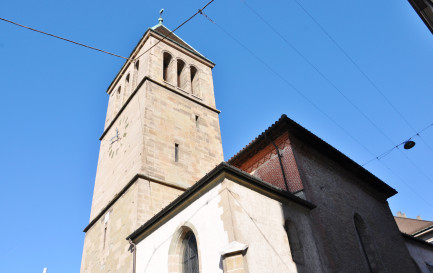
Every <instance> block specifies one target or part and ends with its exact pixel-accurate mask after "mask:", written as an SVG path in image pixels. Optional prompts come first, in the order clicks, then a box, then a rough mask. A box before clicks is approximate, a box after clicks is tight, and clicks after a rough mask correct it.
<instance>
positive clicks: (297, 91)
mask: <svg viewBox="0 0 433 273" xmlns="http://www.w3.org/2000/svg"><path fill="white" fill-rule="evenodd" d="M202 15H203V17H205V18H206V19H207V20H208V21H210V22H211V23H213V24H214V25H215V26H217V27H218V28H219V29H220V30H221V31H222V32H224V33H225V34H226V35H227V36H228V37H230V38H231V39H232V40H233V41H235V42H236V43H237V44H238V45H240V46H241V47H242V48H244V49H245V50H246V51H247V52H248V53H250V54H251V55H252V56H253V57H254V58H255V59H256V60H258V61H259V62H260V63H262V64H263V65H264V66H265V67H266V68H267V69H268V70H269V71H271V72H272V73H273V74H275V75H276V76H277V77H278V78H279V79H280V80H282V81H283V82H284V83H285V84H286V85H288V86H289V87H290V88H291V89H292V90H294V91H295V92H296V93H297V94H298V95H300V96H301V97H302V98H303V99H304V100H306V101H307V102H308V103H309V104H311V105H312V106H313V107H314V108H315V109H316V110H317V111H319V112H320V113H321V114H322V115H324V116H325V117H327V118H328V119H329V120H330V121H331V122H332V123H333V124H334V125H335V126H337V127H338V128H340V129H341V130H342V131H343V132H344V133H345V134H346V135H347V136H349V137H350V138H351V139H352V140H353V141H355V142H356V143H358V144H359V145H360V146H361V147H363V148H364V149H365V150H366V151H367V152H369V153H370V154H371V155H372V156H374V155H375V154H374V153H373V152H372V151H370V149H368V148H367V147H366V146H365V145H364V144H362V143H361V142H360V141H359V140H358V139H356V138H355V137H354V136H353V135H351V134H350V133H349V132H348V131H347V130H346V129H344V127H343V126H341V125H340V124H338V123H337V122H336V121H335V120H334V119H333V118H332V117H331V116H330V115H328V114H327V113H326V112H325V111H324V110H322V109H321V108H320V107H319V106H318V105H317V104H315V103H314V102H313V101H312V100H311V99H309V98H308V97H307V96H306V95H304V94H303V93H302V92H301V91H300V90H299V89H298V88H297V87H296V86H295V85H294V84H292V83H291V82H290V81H288V80H287V79H286V78H284V77H283V76H282V75H281V74H280V73H278V72H277V71H275V70H274V69H273V68H272V67H271V66H270V65H268V64H267V63H266V62H265V61H264V60H263V59H262V58H260V57H259V56H258V55H256V54H255V53H254V52H253V51H251V50H250V49H249V48H248V47H246V46H245V45H244V44H243V43H241V42H240V41H239V40H238V39H236V38H235V37H234V36H233V35H231V34H230V33H229V32H227V31H226V30H225V29H224V28H223V27H221V26H220V25H219V24H217V23H216V22H215V20H212V19H211V18H209V16H207V15H206V14H205V13H204V12H202Z"/></svg>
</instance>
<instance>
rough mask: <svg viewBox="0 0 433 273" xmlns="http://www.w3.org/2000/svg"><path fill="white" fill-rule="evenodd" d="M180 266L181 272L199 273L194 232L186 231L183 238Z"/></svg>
mask: <svg viewBox="0 0 433 273" xmlns="http://www.w3.org/2000/svg"><path fill="white" fill-rule="evenodd" d="M183 245H184V247H183V255H182V268H183V273H199V270H198V251H197V240H196V239H195V236H194V233H192V232H191V231H190V232H188V233H187V234H186V236H185V239H183Z"/></svg>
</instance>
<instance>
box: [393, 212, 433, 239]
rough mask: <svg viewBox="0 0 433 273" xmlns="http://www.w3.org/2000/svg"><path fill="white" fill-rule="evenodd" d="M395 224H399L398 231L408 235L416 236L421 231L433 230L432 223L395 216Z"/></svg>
mask: <svg viewBox="0 0 433 273" xmlns="http://www.w3.org/2000/svg"><path fill="white" fill-rule="evenodd" d="M394 219H395V222H396V223H397V226H398V229H400V231H401V232H404V233H406V234H410V235H414V234H416V233H418V232H420V231H423V230H426V229H428V228H432V229H433V222H432V221H425V220H419V219H412V218H406V217H398V216H394Z"/></svg>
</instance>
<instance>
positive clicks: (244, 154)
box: [227, 115, 397, 198]
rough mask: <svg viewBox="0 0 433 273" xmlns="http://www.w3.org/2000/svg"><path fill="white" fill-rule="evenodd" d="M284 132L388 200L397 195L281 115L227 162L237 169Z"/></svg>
mask: <svg viewBox="0 0 433 273" xmlns="http://www.w3.org/2000/svg"><path fill="white" fill-rule="evenodd" d="M284 132H289V137H290V136H293V137H295V138H296V139H298V140H300V141H301V142H303V143H305V144H306V145H308V146H310V147H312V149H315V150H316V151H318V152H319V153H322V154H323V155H325V156H326V157H328V158H329V159H332V160H333V161H335V162H337V163H338V164H340V165H341V166H343V167H344V168H346V170H347V171H349V172H352V174H353V175H354V176H357V177H358V178H359V179H361V180H362V181H363V182H366V183H367V184H369V185H370V186H372V187H373V188H376V189H378V190H379V191H381V192H383V193H385V194H386V196H387V197H388V198H389V197H391V196H393V195H395V194H396V193H397V191H396V190H395V189H393V188H392V187H390V186H389V185H387V184H386V183H385V182H383V181H382V180H380V179H379V178H377V177H376V176H375V175H373V174H372V173H370V172H369V171H367V170H366V169H364V168H363V167H362V166H360V165H359V164H357V163H356V162H355V161H353V160H352V159H350V158H349V157H347V156H346V155H345V154H343V153H342V152H340V151H339V150H337V149H336V148H334V147H332V146H331V145H329V144H328V143H327V142H325V141H324V140H322V139H321V138H319V137H318V136H316V135H315V134H313V133H311V132H310V131H308V130H307V129H305V128H304V127H302V126H301V125H299V124H298V123H296V122H295V121H293V120H291V119H290V118H288V117H287V116H286V115H282V116H281V117H280V119H279V120H277V121H276V122H275V123H274V124H272V125H271V126H270V127H269V128H268V129H266V130H265V131H264V132H263V133H261V134H260V135H259V136H258V137H256V138H255V139H254V140H253V141H251V142H250V143H249V144H248V145H247V146H245V148H243V149H242V150H241V151H239V152H238V153H237V154H235V155H234V156H233V157H232V158H230V159H229V160H228V161H227V162H228V163H229V164H231V165H233V166H236V167H239V166H240V164H242V163H243V162H245V160H247V159H248V158H250V157H251V156H252V155H254V154H256V153H257V152H258V151H260V150H261V149H263V148H264V147H266V146H267V145H269V140H268V139H267V138H268V137H269V138H271V139H274V138H275V137H278V136H279V135H281V134H282V133H284Z"/></svg>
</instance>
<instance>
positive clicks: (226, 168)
mask: <svg viewBox="0 0 433 273" xmlns="http://www.w3.org/2000/svg"><path fill="white" fill-rule="evenodd" d="M223 172H226V173H228V174H231V175H235V176H236V177H238V178H240V179H242V180H243V181H246V182H248V183H251V184H253V185H254V186H256V187H258V188H261V189H263V190H265V191H267V192H270V193H272V194H275V195H277V196H281V197H283V198H286V199H288V200H291V201H294V202H296V203H298V204H300V205H302V206H304V207H306V208H308V209H314V208H315V207H316V206H315V205H314V204H312V203H311V202H309V201H306V200H304V199H302V198H300V197H297V196H296V195H294V194H291V193H289V192H287V191H283V190H281V189H280V188H277V187H275V186H273V185H271V184H269V183H268V182H265V181H263V180H261V179H259V178H257V177H255V176H252V175H251V174H249V173H247V172H244V171H242V170H240V169H238V168H236V167H234V166H232V165H230V164H228V163H227V162H221V163H220V164H219V165H218V166H216V167H215V168H214V169H213V170H212V171H210V172H209V173H207V174H206V175H205V176H204V177H203V178H201V179H200V180H199V181H197V182H196V183H195V184H194V185H193V186H191V187H190V188H188V189H187V190H186V191H185V192H184V193H182V194H181V195H179V197H177V198H176V199H175V200H174V201H173V202H171V203H170V204H168V205H167V206H166V207H165V208H163V209H162V210H161V211H160V212H158V213H157V214H155V215H154V216H153V217H152V218H150V219H149V220H148V221H147V222H146V223H144V224H143V225H142V226H140V227H139V228H138V229H137V230H135V231H134V232H133V233H131V234H130V235H129V236H128V237H127V238H126V240H129V239H131V240H135V239H137V238H138V237H139V236H140V234H141V233H143V232H144V231H145V230H147V229H148V228H150V227H152V226H153V225H154V224H156V223H157V222H158V221H159V220H161V219H162V218H164V217H165V216H167V215H169V214H170V213H171V212H172V211H174V210H175V209H176V208H177V207H179V206H180V205H181V204H182V203H184V202H187V200H188V199H189V198H190V197H192V195H193V194H194V193H196V192H197V191H199V190H200V189H202V188H203V187H204V186H205V185H207V184H208V183H210V182H211V181H212V180H213V179H214V178H216V177H217V176H218V175H220V174H221V173H223Z"/></svg>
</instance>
